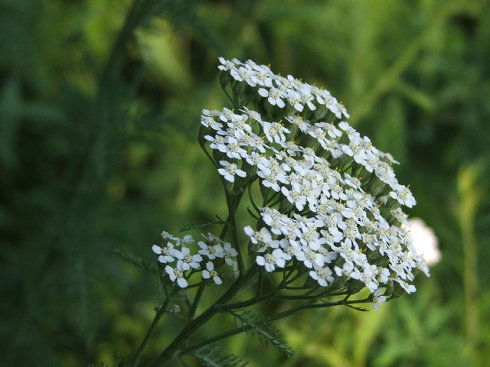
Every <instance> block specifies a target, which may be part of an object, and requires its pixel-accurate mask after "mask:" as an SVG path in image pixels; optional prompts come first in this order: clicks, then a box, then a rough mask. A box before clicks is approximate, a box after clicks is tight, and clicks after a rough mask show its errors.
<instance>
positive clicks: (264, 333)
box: [230, 311, 295, 357]
mask: <svg viewBox="0 0 490 367" xmlns="http://www.w3.org/2000/svg"><path fill="white" fill-rule="evenodd" d="M230 314H231V315H232V316H233V317H234V318H235V319H237V320H238V321H239V322H240V323H241V325H242V327H243V328H244V330H245V331H246V332H247V333H248V332H249V331H250V333H251V334H252V335H257V336H258V337H259V338H260V339H261V341H264V342H265V343H266V344H270V345H272V346H273V347H274V348H276V349H278V350H279V351H280V352H281V353H283V354H285V355H286V356H288V357H292V356H294V355H295V353H294V351H292V350H291V349H289V347H288V346H287V343H286V341H284V339H283V336H282V334H281V332H280V331H279V330H277V329H275V328H273V327H272V325H271V324H270V321H268V320H266V319H262V318H261V317H260V316H259V315H255V314H253V313H252V312H251V311H242V312H240V313H238V312H234V311H230Z"/></svg>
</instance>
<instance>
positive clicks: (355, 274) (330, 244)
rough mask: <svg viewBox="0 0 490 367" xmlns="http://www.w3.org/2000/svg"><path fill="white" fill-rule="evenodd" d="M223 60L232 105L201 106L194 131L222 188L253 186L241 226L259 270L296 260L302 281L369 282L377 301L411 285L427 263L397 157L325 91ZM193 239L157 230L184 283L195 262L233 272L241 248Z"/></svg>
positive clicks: (165, 259)
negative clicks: (410, 222) (412, 225)
mask: <svg viewBox="0 0 490 367" xmlns="http://www.w3.org/2000/svg"><path fill="white" fill-rule="evenodd" d="M220 63H221V64H220V65H219V66H218V68H219V69H220V70H221V77H220V83H221V86H222V88H223V89H224V90H225V92H226V93H227V95H228V97H229V98H230V101H231V102H232V103H233V105H234V107H235V108H233V109H228V108H223V109H222V110H219V111H218V110H203V112H202V116H201V130H200V134H199V140H200V143H201V145H202V146H203V147H204V149H205V150H206V151H208V150H211V151H212V154H209V153H208V155H209V157H210V159H211V160H212V161H213V163H214V164H215V166H216V168H217V171H218V172H219V174H220V175H221V176H222V178H223V181H224V183H225V189H226V191H227V193H228V194H229V195H235V197H236V196H240V195H241V194H242V193H243V192H244V191H245V190H247V189H248V190H250V189H251V187H252V185H256V186H257V185H258V187H259V188H260V193H261V196H262V203H261V204H260V205H259V204H256V203H255V201H254V200H253V195H251V196H250V198H251V200H252V205H253V208H254V210H255V213H253V212H252V211H250V212H251V214H252V215H253V216H254V217H255V218H256V224H255V225H254V226H250V225H247V226H245V228H243V231H244V233H245V235H246V236H247V237H248V239H249V244H248V246H245V244H243V247H244V248H248V253H249V255H251V256H252V257H253V261H254V262H255V263H256V264H257V265H258V266H260V267H261V268H262V269H263V270H262V271H264V272H268V273H272V272H283V271H285V269H295V270H296V271H297V272H298V274H303V275H304V277H305V278H306V281H305V282H304V286H305V287H308V286H309V287H311V288H315V287H318V286H319V287H326V288H328V289H341V288H344V289H346V288H348V289H351V290H352V293H355V292H357V291H359V290H360V289H361V288H363V287H366V288H368V289H369V291H370V292H371V293H372V298H373V300H374V302H375V305H376V304H377V303H381V302H383V301H384V300H385V299H386V297H385V296H392V295H394V293H396V292H398V293H400V292H402V291H405V292H407V293H411V292H413V291H415V287H414V285H413V284H412V283H413V280H414V275H415V273H416V272H417V271H418V270H420V271H422V272H424V273H425V274H426V275H427V276H428V275H429V272H428V268H427V265H426V264H425V263H424V261H423V259H422V258H421V257H420V256H418V255H417V254H416V252H415V250H414V248H413V247H412V244H411V239H410V236H409V234H408V232H407V230H406V229H405V228H406V227H405V226H403V225H406V224H407V216H406V214H405V213H404V212H403V210H402V208H403V207H409V208H410V207H412V206H413V205H415V199H414V197H413V195H412V193H411V192H410V190H409V188H408V187H406V186H403V185H401V184H400V183H399V182H398V180H397V179H396V176H395V173H394V170H393V164H397V163H398V162H396V161H395V160H394V159H393V157H392V156H391V155H390V154H388V153H383V152H381V151H380V150H378V149H377V148H376V147H374V146H373V144H372V142H371V140H370V139H369V138H368V137H366V136H361V135H360V134H359V133H358V132H357V131H356V130H355V129H354V128H353V127H352V126H350V125H349V123H348V118H349V114H348V113H347V111H346V109H345V107H344V106H343V105H342V103H340V102H339V101H337V99H335V97H333V96H332V95H331V94H330V93H329V92H328V91H327V90H325V89H322V88H320V87H317V86H315V85H310V84H307V83H304V82H302V81H301V80H298V79H296V78H294V77H292V76H291V75H288V76H287V77H283V76H280V75H276V74H274V73H273V72H272V71H271V70H270V68H269V67H267V66H264V65H257V64H255V63H254V62H253V61H250V60H249V61H247V62H245V63H242V62H240V61H238V60H236V59H233V60H231V61H229V60H225V59H223V58H220ZM191 242H193V239H192V238H190V237H184V238H183V239H182V240H180V239H177V238H175V237H173V236H171V235H169V234H165V235H164V236H163V241H162V245H161V246H154V247H153V251H154V252H155V253H157V254H158V255H159V257H158V259H159V261H160V262H161V263H164V264H166V266H165V271H166V273H167V274H168V276H169V279H170V280H171V281H176V282H177V284H178V285H179V286H180V287H182V288H183V287H186V286H187V279H188V278H189V276H190V275H191V274H194V273H195V272H197V271H201V273H202V277H203V278H205V279H212V280H213V281H214V282H215V283H216V284H221V278H220V273H222V272H223V270H221V269H220V267H222V266H224V265H228V266H231V267H232V268H233V269H234V270H237V262H236V261H237V260H236V257H237V256H238V257H239V256H241V255H240V253H244V251H237V250H239V249H235V248H233V247H232V246H231V244H230V243H227V242H224V241H223V240H222V239H219V238H217V237H215V236H213V235H207V236H204V237H203V239H202V241H199V242H198V246H195V247H194V252H191V251H190V250H189V249H190V247H189V246H187V245H188V244H190V243H191ZM216 260H218V261H216ZM223 260H226V261H223ZM238 260H239V261H240V259H238ZM308 278H309V279H310V280H308ZM383 289H385V290H386V291H385V292H383ZM383 294H384V295H383Z"/></svg>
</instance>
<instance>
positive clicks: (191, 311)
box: [189, 282, 205, 320]
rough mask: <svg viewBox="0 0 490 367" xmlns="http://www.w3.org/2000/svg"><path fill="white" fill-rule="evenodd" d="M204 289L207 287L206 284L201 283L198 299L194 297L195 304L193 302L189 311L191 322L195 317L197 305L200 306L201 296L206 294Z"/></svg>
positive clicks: (197, 294)
mask: <svg viewBox="0 0 490 367" xmlns="http://www.w3.org/2000/svg"><path fill="white" fill-rule="evenodd" d="M204 287H205V283H204V282H203V283H201V285H200V286H199V289H198V290H197V293H196V297H194V302H192V307H191V309H190V310H189V320H192V318H193V317H194V314H195V313H196V310H197V305H198V304H199V301H200V299H201V296H202V294H203V292H204Z"/></svg>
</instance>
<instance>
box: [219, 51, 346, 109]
mask: <svg viewBox="0 0 490 367" xmlns="http://www.w3.org/2000/svg"><path fill="white" fill-rule="evenodd" d="M219 61H220V63H221V65H219V66H218V68H219V69H220V70H222V71H223V72H229V73H230V75H231V77H232V78H233V79H234V80H236V81H238V82H244V83H246V84H247V85H249V86H250V87H252V88H255V89H257V92H258V94H259V95H260V96H261V97H264V98H267V101H268V102H269V103H270V104H271V105H273V106H277V107H279V108H284V107H286V106H287V105H289V106H291V107H292V108H293V109H294V110H296V111H298V112H303V111H305V108H306V107H307V108H308V109H309V110H310V111H315V110H316V109H317V108H318V107H320V106H324V107H326V109H327V110H329V111H331V112H332V113H333V114H334V115H335V116H337V118H342V116H345V117H347V118H349V114H348V113H347V110H346V109H345V107H344V106H343V105H342V104H341V103H339V102H338V101H337V99H336V98H335V97H333V96H332V95H331V94H330V92H329V91H327V90H325V89H322V88H319V87H316V86H314V85H310V84H307V83H303V82H301V81H300V80H298V79H295V78H294V77H293V76H291V75H288V76H287V78H285V77H282V76H280V75H276V74H274V73H273V72H272V71H271V70H270V69H269V67H268V66H265V65H257V64H256V63H255V62H253V61H252V60H248V61H247V62H245V63H242V62H241V61H239V60H237V59H232V60H231V61H229V60H225V59H224V58H222V57H220V58H219Z"/></svg>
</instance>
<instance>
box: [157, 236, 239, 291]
mask: <svg viewBox="0 0 490 367" xmlns="http://www.w3.org/2000/svg"><path fill="white" fill-rule="evenodd" d="M201 236H202V237H203V240H200V241H197V247H196V246H195V240H194V238H193V237H192V236H191V235H186V236H184V238H182V239H180V238H178V237H175V236H172V235H171V234H169V233H168V232H165V231H164V232H162V234H161V241H160V242H161V244H160V245H153V246H152V250H153V252H154V253H155V254H157V255H159V256H158V261H159V262H160V263H162V264H166V266H165V272H166V273H167V274H168V277H169V278H170V280H171V281H172V282H177V284H178V286H179V287H181V288H186V287H187V286H188V285H189V284H188V280H189V278H190V277H191V276H192V275H193V274H194V273H196V272H199V271H201V276H202V278H203V279H212V280H213V281H214V283H216V284H218V285H219V284H221V283H222V279H221V275H222V274H223V273H221V274H220V273H218V271H217V270H216V268H218V267H221V266H222V265H223V264H226V265H228V266H230V267H231V268H232V269H233V273H236V269H237V261H236V256H237V255H238V253H237V251H236V250H235V249H234V248H233V247H232V246H231V244H230V243H228V242H225V241H223V240H221V239H219V238H218V237H216V236H213V235H212V234H211V233H208V234H207V235H204V234H201ZM193 248H195V249H196V250H197V248H199V249H198V250H197V251H194V250H193Z"/></svg>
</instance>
